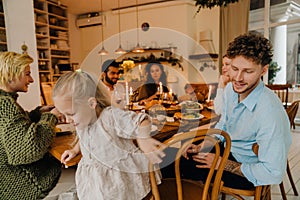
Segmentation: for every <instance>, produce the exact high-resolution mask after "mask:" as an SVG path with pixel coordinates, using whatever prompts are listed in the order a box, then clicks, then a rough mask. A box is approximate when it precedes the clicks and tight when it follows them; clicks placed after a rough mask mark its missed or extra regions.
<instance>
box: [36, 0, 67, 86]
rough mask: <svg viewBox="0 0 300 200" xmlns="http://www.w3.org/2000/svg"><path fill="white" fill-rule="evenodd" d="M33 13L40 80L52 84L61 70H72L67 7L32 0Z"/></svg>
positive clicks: (48, 0) (42, 0)
mask: <svg viewBox="0 0 300 200" xmlns="http://www.w3.org/2000/svg"><path fill="white" fill-rule="evenodd" d="M34 13H35V27H36V31H35V32H36V41H37V53H38V65H39V75H40V81H41V83H42V85H43V84H47V85H50V86H53V84H54V83H55V82H56V81H57V79H58V78H59V77H60V76H61V74H62V71H63V70H72V69H71V64H70V47H69V28H68V18H67V7H66V6H64V5H58V4H57V3H54V2H52V1H50V0H34ZM61 65H63V70H61V69H62V68H61ZM66 66H69V67H66Z"/></svg>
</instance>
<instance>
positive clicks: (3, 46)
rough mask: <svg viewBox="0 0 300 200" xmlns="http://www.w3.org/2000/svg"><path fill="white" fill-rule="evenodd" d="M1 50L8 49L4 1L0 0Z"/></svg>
mask: <svg viewBox="0 0 300 200" xmlns="http://www.w3.org/2000/svg"><path fill="white" fill-rule="evenodd" d="M0 51H7V43H6V30H5V20H4V11H3V3H2V0H0Z"/></svg>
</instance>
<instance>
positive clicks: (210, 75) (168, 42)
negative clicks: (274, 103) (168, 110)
mask: <svg viewBox="0 0 300 200" xmlns="http://www.w3.org/2000/svg"><path fill="white" fill-rule="evenodd" d="M196 11H197V8H196V7H195V6H194V4H193V3H191V2H190V1H175V2H174V1H172V2H166V3H160V4H156V5H149V6H142V7H139V25H138V27H140V26H141V24H142V23H143V22H148V23H149V24H150V29H149V31H147V32H143V31H141V29H140V31H139V38H140V39H139V42H140V45H142V46H145V47H153V45H155V46H156V47H168V46H175V47H177V50H176V54H177V55H178V56H182V57H183V63H182V64H183V66H184V71H181V70H178V69H176V67H175V68H174V67H172V68H171V69H172V70H169V71H170V73H169V74H170V75H171V76H172V75H176V74H177V75H176V76H177V77H181V80H182V77H184V79H185V80H186V81H189V82H209V83H210V82H217V81H218V75H219V74H218V70H212V69H205V71H204V72H202V73H200V72H199V70H198V69H199V62H198V60H189V59H188V56H189V55H191V54H194V53H195V52H196V51H198V52H199V49H200V51H202V52H203V53H205V52H204V50H203V49H202V48H201V47H199V43H198V41H199V38H198V35H199V32H200V31H203V30H207V29H209V30H211V31H212V33H213V42H214V46H215V49H216V52H218V46H219V45H218V43H219V8H214V9H212V10H205V9H202V10H201V11H200V13H199V14H197V15H195V13H196ZM120 12H121V32H122V33H121V44H122V47H123V48H125V49H127V50H129V49H132V48H133V47H134V46H135V45H136V43H137V31H136V26H137V25H136V10H135V8H130V9H123V10H121V11H120ZM104 15H105V16H104V18H105V21H104V26H103V29H104V38H105V41H104V46H105V48H106V50H108V51H109V52H110V54H109V55H108V56H99V55H97V52H98V51H99V50H100V49H101V47H102V44H101V43H99V38H101V28H100V27H99V26H98V27H97V26H96V27H90V28H83V29H80V30H79V29H78V30H77V31H79V32H80V35H81V36H80V38H77V40H80V42H81V46H82V52H81V55H82V54H84V56H85V55H86V57H85V59H84V60H82V61H81V62H80V63H81V64H82V65H81V66H82V67H83V68H88V69H89V70H91V71H92V72H93V73H96V74H99V73H100V69H101V63H102V62H103V61H105V60H106V59H108V58H118V55H115V54H114V53H113V52H114V51H115V49H117V47H118V46H119V40H118V12H117V11H114V12H106V13H104ZM71 34H72V33H71ZM73 40H74V38H73ZM97 42H98V43H97ZM72 54H73V51H72ZM77 57H79V56H77ZM72 62H73V61H72ZM174 69H175V71H174ZM180 87H183V86H182V85H181V86H180ZM181 92H182V91H179V93H181Z"/></svg>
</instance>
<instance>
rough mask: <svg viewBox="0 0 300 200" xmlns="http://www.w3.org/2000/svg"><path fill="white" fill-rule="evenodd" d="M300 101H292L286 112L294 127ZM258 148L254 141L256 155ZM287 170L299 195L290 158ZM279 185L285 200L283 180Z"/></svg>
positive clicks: (295, 192)
mask: <svg viewBox="0 0 300 200" xmlns="http://www.w3.org/2000/svg"><path fill="white" fill-rule="evenodd" d="M299 103H300V100H297V101H294V102H292V104H291V105H290V106H289V107H288V108H287V109H286V112H287V114H288V117H289V120H290V125H291V127H292V124H293V122H294V120H295V117H296V114H297V111H298V108H299ZM258 149H259V146H258V144H257V143H254V144H253V146H252V150H253V152H254V153H255V154H256V155H257V154H258ZM286 172H287V175H288V178H289V181H290V183H291V186H292V188H293V192H294V195H295V196H298V191H297V188H296V185H295V183H294V180H293V177H292V173H291V169H290V165H289V160H287V166H286ZM279 187H280V192H281V196H282V199H283V200H287V197H286V193H285V189H284V185H283V182H281V183H280V184H279Z"/></svg>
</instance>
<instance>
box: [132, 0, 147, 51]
mask: <svg viewBox="0 0 300 200" xmlns="http://www.w3.org/2000/svg"><path fill="white" fill-rule="evenodd" d="M135 3H136V6H135V10H136V36H137V45H136V47H135V48H134V49H133V50H132V52H134V53H142V52H144V49H143V48H142V47H141V46H140V43H139V40H140V38H139V9H138V0H136V1H135Z"/></svg>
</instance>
